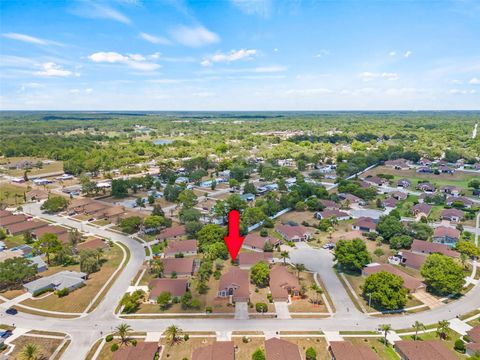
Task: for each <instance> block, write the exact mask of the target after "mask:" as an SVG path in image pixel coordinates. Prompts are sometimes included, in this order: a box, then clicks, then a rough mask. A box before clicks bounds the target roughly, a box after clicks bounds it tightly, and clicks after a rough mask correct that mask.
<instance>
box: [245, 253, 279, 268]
mask: <svg viewBox="0 0 480 360" xmlns="http://www.w3.org/2000/svg"><path fill="white" fill-rule="evenodd" d="M272 258H273V254H272V253H271V252H242V253H240V254H238V265H240V266H248V265H255V264H256V263H258V262H260V261H266V262H270V261H271V260H272Z"/></svg>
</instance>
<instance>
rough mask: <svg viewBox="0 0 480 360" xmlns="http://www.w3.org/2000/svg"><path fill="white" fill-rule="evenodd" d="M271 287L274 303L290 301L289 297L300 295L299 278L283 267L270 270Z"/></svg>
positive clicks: (279, 266) (278, 266)
mask: <svg viewBox="0 0 480 360" xmlns="http://www.w3.org/2000/svg"><path fill="white" fill-rule="evenodd" d="M269 286H270V292H271V293H272V297H273V300H274V301H288V299H289V295H291V296H298V295H299V294H300V283H299V281H298V278H297V277H296V276H295V275H294V274H292V273H291V272H289V271H288V270H287V267H286V266H283V265H277V266H275V267H273V268H272V269H271V270H270V281H269Z"/></svg>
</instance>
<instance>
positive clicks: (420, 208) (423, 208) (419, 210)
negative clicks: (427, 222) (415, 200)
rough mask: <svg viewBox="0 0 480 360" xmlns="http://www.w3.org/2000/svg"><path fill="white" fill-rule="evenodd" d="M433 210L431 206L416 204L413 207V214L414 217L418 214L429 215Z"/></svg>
mask: <svg viewBox="0 0 480 360" xmlns="http://www.w3.org/2000/svg"><path fill="white" fill-rule="evenodd" d="M431 210H432V206H431V205H428V204H425V203H420V204H416V205H415V206H414V207H413V209H412V212H413V214H414V215H418V214H425V215H428V214H430V211H431Z"/></svg>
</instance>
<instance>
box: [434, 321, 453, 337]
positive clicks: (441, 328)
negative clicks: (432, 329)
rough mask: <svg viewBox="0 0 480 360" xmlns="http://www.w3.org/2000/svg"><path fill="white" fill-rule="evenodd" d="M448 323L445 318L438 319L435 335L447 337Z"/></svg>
mask: <svg viewBox="0 0 480 360" xmlns="http://www.w3.org/2000/svg"><path fill="white" fill-rule="evenodd" d="M449 326H450V323H449V322H448V321H447V320H442V321H439V322H438V324H437V335H438V337H439V338H440V339H442V340H445V339H446V338H447V331H448V328H449Z"/></svg>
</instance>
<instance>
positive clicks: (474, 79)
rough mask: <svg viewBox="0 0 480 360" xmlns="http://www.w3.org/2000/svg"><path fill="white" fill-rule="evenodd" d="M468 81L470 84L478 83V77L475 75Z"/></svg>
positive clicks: (479, 82) (479, 81)
mask: <svg viewBox="0 0 480 360" xmlns="http://www.w3.org/2000/svg"><path fill="white" fill-rule="evenodd" d="M468 83H469V84H471V85H480V79H479V78H477V77H474V78H471V79H470V81H469V82H468Z"/></svg>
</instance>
